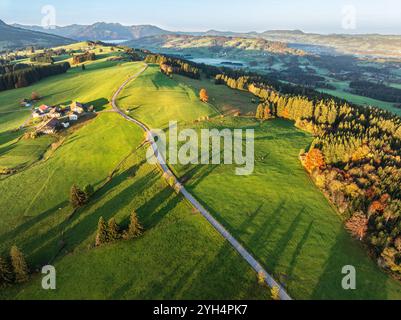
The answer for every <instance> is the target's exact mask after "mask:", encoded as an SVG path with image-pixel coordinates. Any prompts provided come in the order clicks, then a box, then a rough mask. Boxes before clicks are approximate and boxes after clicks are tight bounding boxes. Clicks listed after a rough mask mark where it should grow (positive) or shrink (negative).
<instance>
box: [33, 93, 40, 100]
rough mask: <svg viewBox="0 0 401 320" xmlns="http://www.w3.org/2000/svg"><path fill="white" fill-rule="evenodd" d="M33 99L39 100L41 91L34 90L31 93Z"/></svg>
mask: <svg viewBox="0 0 401 320" xmlns="http://www.w3.org/2000/svg"><path fill="white" fill-rule="evenodd" d="M31 99H32V100H33V101H38V100H40V95H39V93H37V92H35V91H34V92H32V94H31Z"/></svg>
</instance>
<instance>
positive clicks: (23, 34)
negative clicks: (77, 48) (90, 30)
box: [0, 20, 74, 50]
mask: <svg viewBox="0 0 401 320" xmlns="http://www.w3.org/2000/svg"><path fill="white" fill-rule="evenodd" d="M73 42H74V41H73V40H71V39H68V38H65V37H60V36H56V35H52V34H48V33H44V32H38V31H32V30H26V29H21V28H17V27H14V26H10V25H8V24H6V23H4V22H3V21H1V20H0V50H13V49H17V48H24V47H27V46H35V47H54V46H60V45H65V44H70V43H73Z"/></svg>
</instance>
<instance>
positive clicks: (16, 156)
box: [0, 132, 55, 171]
mask: <svg viewBox="0 0 401 320" xmlns="http://www.w3.org/2000/svg"><path fill="white" fill-rule="evenodd" d="M16 136H17V138H15V137H16ZM2 139H3V141H4V143H2V144H0V171H2V170H8V169H20V168H23V167H26V166H29V165H31V164H33V163H35V162H36V161H37V160H39V159H40V158H41V157H42V156H43V155H44V154H45V152H46V150H47V149H48V148H49V146H50V144H51V143H52V142H54V141H55V139H54V138H53V137H51V136H42V137H39V138H37V139H35V140H31V139H29V140H25V139H19V132H6V133H5V134H3V135H2Z"/></svg>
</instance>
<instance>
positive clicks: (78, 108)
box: [71, 101, 86, 114]
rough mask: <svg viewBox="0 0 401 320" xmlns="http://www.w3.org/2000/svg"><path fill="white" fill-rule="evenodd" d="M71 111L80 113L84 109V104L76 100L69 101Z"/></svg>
mask: <svg viewBox="0 0 401 320" xmlns="http://www.w3.org/2000/svg"><path fill="white" fill-rule="evenodd" d="M71 111H73V112H76V113H78V114H82V113H84V112H85V111H86V108H85V106H84V105H83V104H82V103H79V102H77V101H75V102H73V103H71Z"/></svg>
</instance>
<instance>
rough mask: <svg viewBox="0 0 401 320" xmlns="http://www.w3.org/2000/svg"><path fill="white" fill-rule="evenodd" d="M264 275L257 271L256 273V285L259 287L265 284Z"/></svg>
mask: <svg viewBox="0 0 401 320" xmlns="http://www.w3.org/2000/svg"><path fill="white" fill-rule="evenodd" d="M265 281H266V273H264V272H263V271H259V272H258V283H259V284H260V285H264V284H266V282H265Z"/></svg>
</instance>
